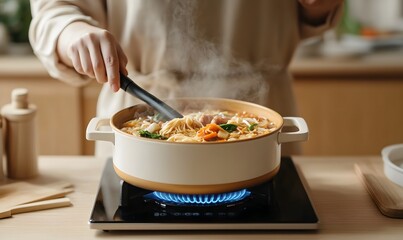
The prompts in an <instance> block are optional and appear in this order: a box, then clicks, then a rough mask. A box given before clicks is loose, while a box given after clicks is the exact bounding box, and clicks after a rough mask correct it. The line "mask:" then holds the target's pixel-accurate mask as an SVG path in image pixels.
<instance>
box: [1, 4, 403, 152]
mask: <svg viewBox="0 0 403 240" xmlns="http://www.w3.org/2000/svg"><path fill="white" fill-rule="evenodd" d="M345 3H346V4H345V5H344V14H343V17H342V19H341V21H340V24H339V25H338V26H337V27H336V28H335V29H333V30H330V31H328V32H326V33H325V34H324V35H323V36H321V37H316V38H311V39H306V40H304V41H302V42H301V44H300V47H299V48H298V49H297V51H296V53H295V57H294V59H293V61H292V63H291V66H290V70H291V73H292V74H293V75H294V77H295V93H296V98H297V101H298V106H299V112H300V115H301V116H302V117H303V118H305V120H306V121H307V123H308V125H309V128H310V139H309V141H308V142H306V143H303V150H304V154H305V155H373V154H379V153H380V150H381V149H382V148H383V147H384V146H386V145H390V144H394V143H402V142H403V124H402V123H403V0H347V1H346V2H345ZM30 20H31V13H30V5H29V1H28V0H0V107H1V106H3V105H5V104H6V103H8V102H10V93H11V90H12V89H14V88H16V87H25V88H28V90H29V92H30V101H31V102H32V103H34V104H36V105H37V106H38V118H37V124H38V129H39V131H38V132H39V134H38V137H39V140H38V141H39V148H40V149H39V153H40V154H56V155H57V154H68V155H71V154H73V155H77V154H78V155H81V154H92V153H93V142H88V141H86V140H85V137H84V136H85V134H84V133H85V127H86V125H87V123H88V121H89V119H90V118H92V117H93V116H95V104H96V100H97V97H98V92H99V90H100V86H99V85H97V84H96V83H92V84H90V85H88V86H86V87H82V88H75V87H71V86H68V85H66V84H64V83H61V82H59V81H55V80H53V79H52V78H51V77H50V76H49V75H48V74H47V72H46V71H45V69H44V68H43V66H42V65H41V63H40V62H39V61H38V60H37V59H36V57H35V56H34V55H33V52H32V49H31V47H30V45H29V42H28V28H29V23H30Z"/></svg>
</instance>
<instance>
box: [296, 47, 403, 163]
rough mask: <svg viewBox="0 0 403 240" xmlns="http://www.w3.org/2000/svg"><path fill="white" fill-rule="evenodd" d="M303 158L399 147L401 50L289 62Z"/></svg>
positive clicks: (402, 105) (401, 139)
mask: <svg viewBox="0 0 403 240" xmlns="http://www.w3.org/2000/svg"><path fill="white" fill-rule="evenodd" d="M290 69H291V72H292V74H293V75H294V78H295V84H294V90H295V94H296V99H297V102H298V107H299V114H300V115H301V116H302V117H303V118H304V119H305V120H306V121H307V123H308V126H309V130H310V137H309V140H308V141H307V142H304V143H303V154H305V155H362V154H364V155H365V154H380V152H381V149H382V148H383V147H385V146H386V145H390V144H395V143H403V124H402V123H403V50H401V51H394V52H379V53H374V54H370V55H367V56H362V57H357V58H345V59H341V58H339V59H335V58H333V59H326V58H304V57H300V58H295V59H294V61H293V62H292V64H291V66H290Z"/></svg>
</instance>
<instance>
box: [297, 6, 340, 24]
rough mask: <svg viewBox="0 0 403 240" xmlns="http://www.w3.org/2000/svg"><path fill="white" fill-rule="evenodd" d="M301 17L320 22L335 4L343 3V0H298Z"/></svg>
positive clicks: (311, 21)
mask: <svg viewBox="0 0 403 240" xmlns="http://www.w3.org/2000/svg"><path fill="white" fill-rule="evenodd" d="M298 2H299V5H300V9H301V15H302V18H303V19H304V20H305V21H307V22H308V23H311V24H313V25H315V24H321V23H323V22H324V20H325V19H326V16H327V15H328V14H329V13H330V12H331V11H332V10H333V9H335V8H336V7H337V6H339V5H340V4H342V3H343V0H298Z"/></svg>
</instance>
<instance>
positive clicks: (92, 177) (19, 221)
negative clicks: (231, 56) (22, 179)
mask: <svg viewBox="0 0 403 240" xmlns="http://www.w3.org/2000/svg"><path fill="white" fill-rule="evenodd" d="M371 159H372V160H379V161H381V159H380V157H378V156H368V157H367V156H362V157H308V156H306V157H305V156H304V157H302V156H299V157H294V162H295V163H296V166H297V167H298V168H299V170H300V171H301V173H302V174H303V175H304V177H305V179H306V180H307V183H308V185H309V189H310V190H309V194H310V195H311V198H312V201H313V204H314V206H315V208H316V210H317V212H318V215H319V218H320V221H321V226H320V229H319V230H318V231H308V232H304V231H247V232H243V231H242V232H233V231H197V232H192V231H183V232H182V231H174V232H159V231H154V232H147V231H140V232H139V231H131V232H124V231H123V232H121V231H120V232H103V231H99V230H93V229H90V228H89V225H88V219H89V216H90V213H91V210H92V207H93V204H94V200H95V195H96V192H97V190H98V184H99V180H100V177H101V171H102V168H103V166H104V164H105V161H103V160H100V159H96V158H94V157H82V156H57V157H56V156H42V157H40V159H39V168H40V172H41V176H40V177H39V178H38V179H35V180H34V181H37V182H41V183H43V182H52V181H57V180H64V181H69V182H70V183H73V184H74V186H75V192H74V193H72V194H69V195H68V197H69V198H70V199H71V201H72V203H73V206H72V207H65V208H59V209H51V210H44V211H39V212H31V213H23V214H18V215H15V216H13V217H12V218H8V219H3V220H0V236H1V239H28V238H29V239H31V240H35V239H38V240H39V239H40V240H43V239H86V240H89V239H100V238H103V239H108V238H111V239H112V238H113V239H206V238H209V239H231V240H232V239H290V238H293V239H353V238H354V239H366V240H367V239H383V240H385V239H401V237H402V236H403V219H392V218H388V217H385V216H383V215H382V214H381V213H380V212H379V211H378V209H377V207H376V206H375V204H374V203H373V202H372V200H371V198H370V197H369V195H368V193H367V191H366V190H365V188H364V186H363V184H362V183H361V182H360V180H359V178H358V176H357V175H356V174H355V172H354V163H360V162H365V161H368V160H371Z"/></svg>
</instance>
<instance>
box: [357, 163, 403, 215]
mask: <svg viewBox="0 0 403 240" xmlns="http://www.w3.org/2000/svg"><path fill="white" fill-rule="evenodd" d="M383 165H384V164H383V163H382V161H381V160H380V159H378V158H374V159H368V161H365V162H361V163H357V164H355V171H356V173H357V175H358V176H359V177H360V179H361V181H362V183H363V184H364V186H365V187H366V189H367V191H368V193H369V195H370V196H371V198H372V200H373V201H374V203H375V204H376V206H377V207H378V209H379V210H380V211H381V213H382V214H384V215H385V216H388V217H393V218H403V204H402V203H403V188H402V187H400V186H399V185H397V184H395V183H393V182H392V181H390V180H389V179H388V178H387V176H386V175H385V172H384V171H383Z"/></svg>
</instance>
